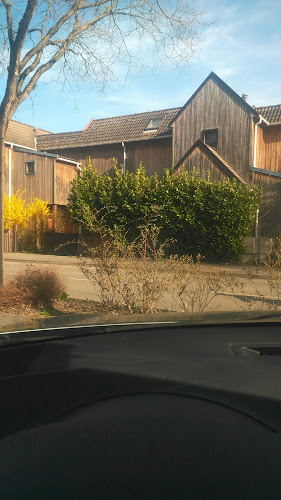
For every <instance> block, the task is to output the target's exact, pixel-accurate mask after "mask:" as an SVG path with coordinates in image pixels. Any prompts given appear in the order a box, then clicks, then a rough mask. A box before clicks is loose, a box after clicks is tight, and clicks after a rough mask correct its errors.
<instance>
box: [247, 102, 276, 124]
mask: <svg viewBox="0 0 281 500" xmlns="http://www.w3.org/2000/svg"><path fill="white" fill-rule="evenodd" d="M253 107H254V106H253ZM255 109H256V111H257V112H258V113H259V114H260V115H261V116H262V117H263V118H264V119H265V120H266V121H268V122H269V123H281V104H275V105H274V106H262V107H259V108H255Z"/></svg>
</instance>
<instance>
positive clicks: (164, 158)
mask: <svg viewBox="0 0 281 500" xmlns="http://www.w3.org/2000/svg"><path fill="white" fill-rule="evenodd" d="M80 3H81V6H80ZM27 4H28V2H21V3H20V4H14V3H13V2H11V4H10V3H9V2H8V3H7V2H0V9H1V21H0V24H1V30H0V50H1V54H2V63H1V64H3V67H2V66H1V68H2V69H3V79H2V82H1V84H0V92H1V98H0V101H1V102H2V104H1V107H0V115H1V116H0V131H1V144H0V151H1V182H0V186H1V189H0V199H1V203H2V215H1V224H0V233H1V240H2V245H1V248H2V250H1V252H0V253H1V255H0V281H1V280H2V281H3V284H2V285H1V286H0V331H1V332H2V333H3V332H10V333H11V332H19V331H24V330H37V329H39V330H40V329H43V328H47V329H51V328H60V327H63V326H75V325H82V326H87V325H116V324H119V325H120V324H124V323H125V324H127V323H129V324H132V323H134V324H139V323H141V324H145V323H147V324H151V322H153V323H158V324H165V323H169V322H178V321H185V322H189V323H198V322H199V323H200V322H211V323H219V322H234V321H235V322H236V321H245V320H254V319H260V320H262V319H265V318H274V320H276V321H277V320H279V318H280V314H281V241H280V239H279V238H280V235H281V232H280V228H281V215H280V214H281V211H280V200H281V164H280V150H281V105H280V104H278V103H280V85H279V82H280V64H279V62H276V61H279V58H278V56H277V57H276V54H279V49H280V27H279V20H280V14H281V6H280V5H279V4H277V3H276V2H274V4H273V2H264V1H263V0H258V1H257V2H252V1H249V2H244V4H243V5H242V4H239V3H237V2H236V1H230V0H219V1H214V2H204V0H203V1H201V2H193V3H192V4H188V5H187V2H176V3H175V2H173V0H168V1H167V2H164V3H163V7H161V6H160V4H159V3H158V2H154V1H151V0H147V1H145V2H140V3H139V2H135V3H133V6H132V3H131V2H123V3H122V6H120V9H121V10H118V11H115V10H114V9H115V4H112V2H107V1H105V2H102V4H100V2H98V3H97V4H96V5H95V2H94V3H92V2H77V5H78V4H79V6H78V7H77V9H78V10H77V13H76V15H75V16H74V15H73V13H72V12H71V9H70V8H69V6H68V4H65V3H64V2H43V3H42V5H41V3H40V5H41V7H39V6H37V7H34V11H33V12H32V13H30V16H29V21H28V23H27V25H26V26H25V27H24V28H22V29H23V31H22V32H21V33H22V36H23V40H22V46H20V44H19V46H16V44H14V43H13V40H14V39H15V38H16V33H17V32H18V30H20V29H21V28H20V25H19V23H20V19H21V17H22V14H23V13H24V11H25V9H26V6H27ZM82 4H83V6H82ZM271 4H272V5H271ZM94 5H95V6H94ZM93 6H94V7H93ZM112 16H113V17H114V16H115V17H114V19H115V22H114V23H113V21H112V19H113V17H112ZM93 19H95V22H93ZM125 19H127V21H126V20H125ZM58 20H59V21H58ZM65 20H66V21H65ZM38 26H40V29H39V28H38ZM78 27H79V29H78ZM49 30H53V31H52V33H53V35H52V36H50V33H51V31H49ZM257 34H258V36H257ZM9 61H10V62H9ZM15 61H16V62H15ZM7 68H8V69H7ZM35 89H36V90H35ZM101 90H103V93H101V92H100V91H101ZM34 96H35V98H34ZM69 96H70V98H69ZM73 96H75V103H74V101H73ZM32 97H33V98H34V107H33V109H30V108H31V107H30V102H31V101H30V99H32ZM28 103H29V104H28ZM58 334H59V333H58Z"/></svg>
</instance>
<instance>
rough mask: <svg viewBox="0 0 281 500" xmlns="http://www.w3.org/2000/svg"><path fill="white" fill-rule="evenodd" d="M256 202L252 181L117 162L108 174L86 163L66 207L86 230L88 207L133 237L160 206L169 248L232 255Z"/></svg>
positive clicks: (240, 247)
mask: <svg viewBox="0 0 281 500" xmlns="http://www.w3.org/2000/svg"><path fill="white" fill-rule="evenodd" d="M259 202H260V190H259V188H257V187H253V186H247V185H243V184H241V183H238V182H236V181H230V180H225V181H221V182H211V181H210V180H209V179H208V180H203V179H201V178H200V177H199V175H198V174H197V173H196V171H194V172H193V173H192V174H188V173H187V172H182V173H180V174H179V175H174V174H173V172H172V171H171V170H166V171H165V174H164V176H163V177H158V176H157V174H155V175H154V176H151V177H148V176H147V174H146V171H145V169H144V168H143V167H142V166H141V165H140V167H139V169H138V170H137V172H136V173H132V172H126V174H125V175H124V174H123V173H122V169H121V168H120V169H119V168H117V167H116V168H115V171H114V175H113V176H110V175H109V174H104V175H99V174H98V173H97V171H96V170H94V169H93V168H92V166H91V165H89V166H88V167H86V168H84V169H83V170H82V172H81V175H80V176H79V177H77V178H76V179H75V180H74V181H73V183H72V189H71V194H70V197H69V204H68V210H69V213H70V215H71V217H72V219H73V220H74V221H75V222H76V223H78V224H79V225H80V226H81V227H82V228H84V230H86V231H87V230H89V227H90V218H91V211H93V210H94V211H96V210H100V212H99V216H100V217H104V220H105V222H106V224H107V225H108V226H109V227H111V228H114V227H115V228H116V227H118V228H119V229H120V228H121V229H122V231H124V232H126V237H127V238H128V239H129V240H132V239H134V238H136V237H137V236H138V234H139V228H138V227H139V226H140V225H141V224H142V223H143V221H144V220H145V219H146V220H147V218H148V217H149V216H150V215H151V214H152V213H154V210H155V207H161V208H160V209H159V210H158V211H157V213H158V216H157V221H156V224H157V225H158V226H159V227H161V232H160V238H161V239H162V240H165V239H173V240H174V243H173V245H172V247H171V251H173V252H174V253H177V254H180V255H183V254H189V255H194V256H195V255H197V254H198V253H200V254H201V255H202V256H205V257H206V258H207V259H209V260H221V261H233V260H238V259H239V257H240V256H241V254H242V253H243V249H244V247H243V240H244V237H245V236H248V235H249V234H250V231H251V228H252V226H253V224H254V219H255V214H256V210H257V208H258V207H259ZM104 207H107V213H106V215H105V211H104V210H103V209H104ZM92 213H93V212H92Z"/></svg>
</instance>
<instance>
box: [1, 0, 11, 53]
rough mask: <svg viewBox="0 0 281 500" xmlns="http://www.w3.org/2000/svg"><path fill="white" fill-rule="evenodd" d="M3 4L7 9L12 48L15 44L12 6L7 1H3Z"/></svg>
mask: <svg viewBox="0 0 281 500" xmlns="http://www.w3.org/2000/svg"><path fill="white" fill-rule="evenodd" d="M1 2H2V4H3V5H4V7H5V9H6V17H7V30H8V38H9V43H10V47H11V48H12V46H13V43H14V36H13V21H12V12H11V4H10V3H9V2H7V0H1Z"/></svg>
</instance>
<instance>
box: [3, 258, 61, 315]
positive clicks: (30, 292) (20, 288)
mask: <svg viewBox="0 0 281 500" xmlns="http://www.w3.org/2000/svg"><path fill="white" fill-rule="evenodd" d="M64 291H65V290H64V285H63V282H62V279H61V277H60V275H59V274H58V273H57V271H56V270H54V269H50V268H43V269H42V268H37V267H33V266H27V267H26V268H25V270H24V271H21V272H19V273H18V274H17V275H16V276H15V277H14V278H13V279H12V280H11V281H10V282H9V283H8V284H6V285H4V286H3V287H2V289H1V292H0V304H1V305H2V306H5V305H6V306H8V307H9V306H11V304H13V303H16V304H22V305H28V306H31V307H34V308H40V307H43V308H48V307H50V306H51V305H52V304H53V302H54V300H56V299H58V298H59V297H60V296H61V294H62V293H63V292H64Z"/></svg>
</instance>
